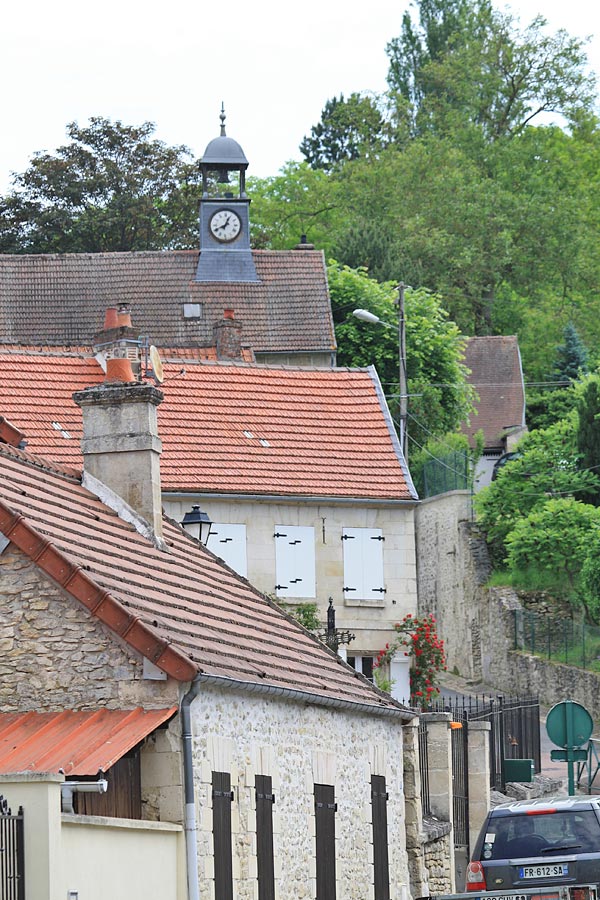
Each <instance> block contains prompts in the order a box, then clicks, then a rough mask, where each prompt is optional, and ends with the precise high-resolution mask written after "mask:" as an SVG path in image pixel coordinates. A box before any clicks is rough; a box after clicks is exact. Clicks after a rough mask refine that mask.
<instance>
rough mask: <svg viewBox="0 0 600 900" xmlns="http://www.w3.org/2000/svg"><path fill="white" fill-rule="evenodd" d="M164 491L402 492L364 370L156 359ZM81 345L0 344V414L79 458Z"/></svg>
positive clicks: (406, 488) (399, 461)
mask: <svg viewBox="0 0 600 900" xmlns="http://www.w3.org/2000/svg"><path fill="white" fill-rule="evenodd" d="M164 374H165V379H164V382H163V384H162V385H161V390H162V391H163V393H164V396H165V400H164V402H163V403H162V405H161V406H160V407H159V409H158V420H159V432H160V436H161V439H162V443H163V455H162V459H161V476H162V486H163V490H164V491H171V492H177V491H190V492H200V493H215V492H216V493H230V494H260V495H266V494H269V495H278V496H307V497H348V498H364V499H373V500H375V499H381V500H386V501H390V500H391V501H394V500H404V501H406V500H414V499H415V498H416V494H415V491H414V488H413V487H412V482H411V481H410V476H409V475H408V472H407V469H406V465H405V463H404V460H403V458H402V454H401V451H400V448H399V444H398V441H397V438H396V434H395V431H394V429H393V425H392V424H391V421H390V419H389V413H388V410H387V405H386V404H385V400H384V398H383V393H382V391H381V387H380V384H379V380H378V378H377V375H376V373H375V371H374V369H369V370H359V369H354V370H352V369H306V368H302V369H301V368H285V367H266V366H255V365H245V364H237V365H235V364H224V363H212V364H208V363H201V362H195V363H194V362H193V361H191V362H190V361H187V362H185V363H184V364H182V363H181V362H174V363H165V364H164ZM102 378H103V373H102V370H101V369H100V366H99V365H98V363H97V362H96V361H95V360H94V359H93V358H91V357H89V356H87V357H86V356H84V355H83V354H81V355H77V354H71V355H68V356H67V355H57V356H52V355H47V354H46V355H39V354H36V353H34V352H31V353H21V354H18V353H14V352H12V351H11V352H10V353H6V354H5V353H4V352H3V351H2V348H0V412H1V413H2V414H3V415H5V416H6V417H7V418H8V419H10V421H11V422H12V423H13V424H14V425H15V426H16V427H18V428H19V429H20V430H21V431H23V432H24V433H25V437H26V440H27V442H28V443H27V447H28V449H30V450H31V451H33V452H35V453H39V454H41V455H43V456H46V457H49V458H52V459H54V460H56V461H57V462H60V463H61V464H64V465H70V466H81V465H82V457H81V452H80V441H81V437H82V421H81V411H80V409H79V408H78V407H77V406H76V405H75V403H73V400H72V394H73V392H74V391H75V390H81V389H83V388H85V387H88V386H91V385H93V384H97V383H98V382H100V381H101V380H102Z"/></svg>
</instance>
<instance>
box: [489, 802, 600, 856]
mask: <svg viewBox="0 0 600 900" xmlns="http://www.w3.org/2000/svg"><path fill="white" fill-rule="evenodd" d="M599 847H600V822H598V819H597V818H596V815H595V813H594V812H593V810H591V809H590V810H580V811H579V810H578V811H574V810H570V811H568V812H548V813H541V814H537V815H533V816H532V815H518V816H493V817H492V818H491V819H490V820H489V822H488V824H487V830H486V833H485V835H484V840H483V844H482V849H481V859H483V860H487V859H492V860H493V859H509V858H511V857H524V856H549V857H552V855H554V854H560V853H561V852H567V851H571V852H573V853H592V852H597V851H598V848H599Z"/></svg>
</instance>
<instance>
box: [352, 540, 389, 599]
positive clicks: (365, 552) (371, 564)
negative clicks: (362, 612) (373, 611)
mask: <svg viewBox="0 0 600 900" xmlns="http://www.w3.org/2000/svg"><path fill="white" fill-rule="evenodd" d="M383 542H384V537H383V535H382V533H381V529H380V528H343V529H342V544H343V548H344V599H346V600H385V584H384V581H383Z"/></svg>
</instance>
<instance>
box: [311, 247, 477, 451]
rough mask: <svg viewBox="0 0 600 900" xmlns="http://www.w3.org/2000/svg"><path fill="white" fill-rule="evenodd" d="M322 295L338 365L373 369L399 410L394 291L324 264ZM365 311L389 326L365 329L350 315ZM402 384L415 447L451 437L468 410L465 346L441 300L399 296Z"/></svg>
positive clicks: (411, 292) (417, 293)
mask: <svg viewBox="0 0 600 900" xmlns="http://www.w3.org/2000/svg"><path fill="white" fill-rule="evenodd" d="M328 277H329V290H330V294H331V303H332V308H333V316H334V322H335V323H336V337H337V341H338V347H339V350H338V364H339V365H342V366H344V365H347V366H368V365H374V366H375V367H376V368H377V371H378V373H379V377H380V379H381V381H382V383H383V387H384V390H385V392H386V394H387V396H388V399H389V400H390V401H391V407H392V410H393V411H396V410H397V409H398V377H399V332H398V306H397V303H396V301H397V297H398V291H397V285H396V284H394V283H393V282H384V283H379V282H377V281H376V280H375V279H373V278H371V277H370V276H369V275H368V273H367V272H366V271H365V270H364V269H351V268H349V267H348V266H341V265H339V264H338V263H336V262H331V263H330V264H329V266H328ZM354 309H367V310H369V311H370V312H372V313H374V314H375V315H376V316H379V318H380V319H381V320H382V322H385V323H388V324H389V327H385V326H382V325H370V324H368V323H366V322H362V321H359V320H357V319H356V318H354V317H353V316H352V311H353V310H354ZM405 327H406V356H407V381H408V394H409V401H408V412H409V423H408V433H409V436H412V439H413V441H416V442H418V443H419V444H422V443H424V442H425V441H426V440H427V437H428V435H429V434H433V435H440V434H445V433H446V432H448V431H452V430H453V429H454V428H456V426H457V425H458V423H459V422H460V421H462V420H463V419H464V418H466V416H467V415H468V413H469V411H470V410H471V408H472V400H473V394H472V391H471V388H470V387H469V385H468V384H467V374H468V370H467V369H466V367H465V365H464V363H463V362H462V359H463V349H464V339H463V338H462V337H461V335H460V333H459V330H458V328H457V326H456V325H455V323H454V322H451V321H450V320H449V319H448V316H447V314H446V313H445V312H444V310H443V308H442V304H441V298H440V297H439V296H438V295H436V294H432V293H431V292H429V291H427V290H425V289H423V288H419V289H412V288H409V289H407V290H406V292H405Z"/></svg>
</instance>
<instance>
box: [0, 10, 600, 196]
mask: <svg viewBox="0 0 600 900" xmlns="http://www.w3.org/2000/svg"><path fill="white" fill-rule="evenodd" d="M407 4H408V0H400V2H393V0H367V2H364V0H363V2H360V3H358V2H355V3H351V2H349V0H319V2H312V0H305V2H304V3H296V4H286V3H283V2H281V0H255V2H254V3H249V2H242V0H228V2H226V3H216V2H215V3H214V4H213V3H211V2H210V0H201V2H198V0H196V2H191V0H171V2H170V3H164V2H160V3H159V2H158V0H144V2H142V0H120V2H119V0H105V2H104V3H101V4H89V3H82V2H81V0H55V2H54V3H51V4H50V3H47V2H46V0H45V2H43V3H42V2H41V0H32V2H30V3H28V4H17V3H12V4H7V5H6V6H5V8H4V9H3V13H2V19H3V22H2V24H3V29H2V31H3V35H2V42H1V52H0V83H1V84H2V85H3V91H2V107H3V110H2V119H3V121H4V123H5V125H4V133H3V135H2V140H1V141H0V193H3V192H5V191H6V190H7V189H8V187H9V183H10V173H11V171H23V170H24V169H25V168H26V167H27V165H28V162H29V159H30V158H31V156H32V155H33V153H34V152H35V151H37V150H40V151H50V152H51V151H53V150H54V149H55V148H56V147H57V146H59V145H60V144H61V143H64V141H65V139H66V135H65V126H66V124H67V122H70V121H73V120H76V121H78V122H79V124H81V125H83V124H85V122H87V120H88V118H89V117H90V116H106V117H107V118H111V119H121V121H123V122H124V123H126V124H139V123H141V122H143V121H146V120H150V121H152V122H155V123H156V126H157V132H156V136H157V137H159V138H161V139H162V140H164V141H166V142H167V143H170V144H176V143H181V144H187V145H188V146H189V147H190V148H191V149H192V151H193V152H194V153H195V154H196V155H201V154H202V152H203V150H204V148H205V146H206V144H207V143H208V141H209V140H211V139H212V138H213V137H215V136H216V135H217V134H218V131H219V110H220V106H221V101H222V100H223V101H224V102H225V107H226V112H227V133H228V134H229V135H230V136H231V137H233V138H235V139H236V140H238V141H239V142H240V143H241V145H242V147H243V148H244V150H245V152H246V156H247V157H248V160H249V162H250V167H249V171H248V174H250V175H258V176H267V175H276V174H277V172H278V171H279V169H280V168H281V167H282V166H283V164H284V163H285V162H286V161H287V160H290V159H299V158H300V151H299V149H298V147H299V144H300V141H301V140H302V138H303V137H304V135H305V134H307V133H308V132H309V131H310V128H311V126H312V125H314V124H316V122H318V120H319V118H320V115H321V110H322V109H323V106H324V104H325V102H326V100H327V99H329V98H330V97H333V96H337V95H339V94H340V93H344V94H345V95H348V94H350V93H351V92H352V91H369V90H372V91H377V92H379V91H383V90H385V87H386V81H385V78H386V73H387V67H388V66H387V62H388V61H387V57H386V54H385V46H386V44H387V42H388V41H389V40H390V39H391V38H393V37H395V36H397V35H398V34H399V32H400V23H401V17H402V13H403V11H404V9H406V7H407ZM497 5H498V6H501V7H502V6H503V5H504V4H503V3H501V2H497ZM512 10H513V11H515V12H516V13H517V14H518V15H519V16H520V18H521V22H522V24H526V23H528V22H529V21H530V20H531V19H532V18H533V16H534V15H536V14H537V13H541V14H542V15H544V16H545V17H546V18H547V19H548V20H549V23H550V25H551V26H552V28H553V29H554V30H555V29H557V28H560V27H564V28H566V29H567V30H568V31H569V32H570V33H571V34H573V35H575V36H578V37H583V36H585V35H587V34H595V35H596V36H595V37H594V39H593V41H592V44H591V45H590V47H589V49H588V52H589V55H590V60H591V63H592V67H593V69H594V70H595V71H596V72H597V73H600V11H599V8H598V7H597V6H596V4H593V3H590V0H570V2H568V3H565V2H564V0H520V2H516V0H515V2H514V3H513V4H512Z"/></svg>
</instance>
